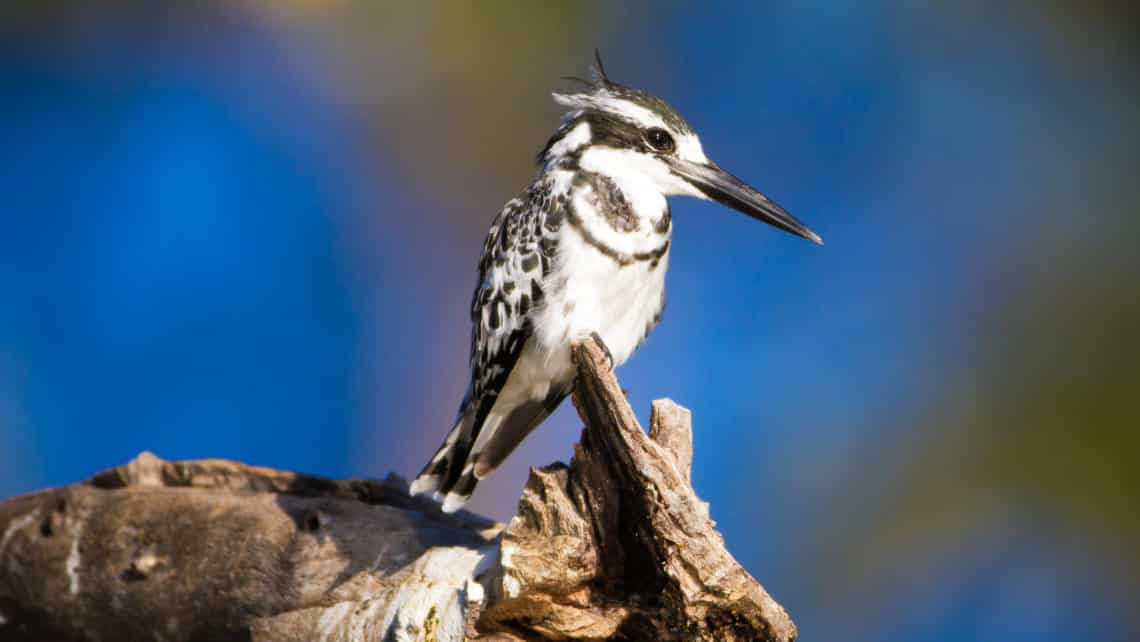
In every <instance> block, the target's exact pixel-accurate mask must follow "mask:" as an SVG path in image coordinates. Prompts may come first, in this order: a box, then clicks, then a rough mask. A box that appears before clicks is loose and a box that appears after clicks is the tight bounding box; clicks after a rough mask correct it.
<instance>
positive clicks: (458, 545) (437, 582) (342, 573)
mask: <svg viewBox="0 0 1140 642" xmlns="http://www.w3.org/2000/svg"><path fill="white" fill-rule="evenodd" d="M574 353H575V358H576V360H577V362H578V367H579V377H578V384H577V390H576V392H575V394H574V404H575V406H576V407H577V408H578V412H579V414H580V416H581V417H582V420H583V422H584V423H585V426H586V427H585V429H584V430H583V432H582V438H581V441H580V442H579V443H578V444H577V445H576V446H575V450H574V459H573V460H572V461H571V463H570V465H569V466H567V465H564V464H554V465H551V466H547V467H546V468H542V469H537V470H533V471H532V472H531V476H530V479H529V481H528V482H527V485H526V488H525V489H524V491H523V495H522V498H521V499H520V500H519V511H518V515H517V516H516V517H514V518H513V519H512V520H511V521H510V523H509V524H506V525H502V524H496V523H493V522H491V521H489V520H487V519H484V518H482V517H479V516H476V515H472V514H469V513H460V514H458V515H446V514H444V513H442V512H440V511H439V510H438V508H437V507H436V506H435V505H434V504H432V503H430V502H427V501H424V500H420V499H418V498H413V497H410V496H409V495H408V494H407V485H406V484H405V483H404V482H403V481H402V480H400V479H397V478H394V477H393V478H389V479H388V480H385V481H381V482H376V481H368V480H346V481H332V480H328V479H323V478H320V477H314V476H308V475H301V474H297V473H291V472H285V471H278V470H272V469H267V468H258V467H254V466H247V465H244V464H239V463H235V462H230V461H223V460H202V461H187V462H168V461H163V460H161V459H159V458H157V457H155V456H154V455H151V454H149V453H143V454H141V455H139V456H138V457H137V458H136V459H135V460H134V461H132V462H130V463H128V464H126V465H123V466H119V467H117V468H113V469H110V470H108V471H105V472H102V473H99V474H97V475H95V476H94V477H92V478H91V479H88V480H87V481H85V482H81V483H77V484H73V485H70V486H67V487H64V488H54V489H48V490H44V491H40V492H37V493H33V494H31V495H26V496H22V497H16V498H12V499H9V500H7V501H5V502H3V503H0V640H14V641H16V640H19V641H23V640H29V641H30V640H61V641H66V640H84V641H88V640H90V641H110V640H162V641H167V642H170V641H188V640H211V641H213V640H254V641H262V640H265V641H269V640H272V641H293V640H296V641H298V642H300V641H305V642H309V641H313V640H321V641H328V642H363V641H365V640H437V641H451V640H463V639H465V638H466V639H472V640H531V639H552V640H606V639H626V640H710V641H711V640H716V641H725V640H773V641H777V640H778V641H790V640H793V639H794V638H795V635H796V629H795V626H794V625H793V624H792V622H791V620H790V619H789V618H788V616H787V614H786V613H785V612H784V610H783V608H782V607H780V605H779V604H777V603H776V602H775V601H774V600H773V599H772V598H771V597H770V596H769V595H768V594H767V592H765V591H764V589H763V588H762V587H761V586H760V584H759V583H757V582H756V581H755V580H754V579H753V578H752V577H751V576H750V575H749V574H748V573H747V572H746V571H745V570H744V569H743V568H742V567H741V566H740V565H739V564H738V563H737V562H736V560H734V559H733V558H732V556H731V555H729V553H728V552H727V551H726V550H725V548H724V541H723V539H722V538H721V536H720V534H719V533H718V532H717V531H716V530H715V527H714V524H713V522H712V520H710V519H709V517H708V505H707V504H705V503H704V502H702V501H701V500H700V499H698V498H697V496H696V494H695V493H694V492H693V488H692V486H691V485H690V482H689V477H690V475H689V468H690V464H691V461H692V433H691V428H690V416H689V412H688V411H687V410H685V409H684V408H682V407H680V406H678V405H676V404H674V403H673V402H672V401H669V400H659V401H656V402H654V403H653V415H652V420H651V422H650V431H649V434H648V435H647V434H646V433H645V431H644V430H643V429H642V427H641V426H640V425H639V424H638V422H637V419H636V417H635V416H634V414H633V411H632V409H631V408H630V406H629V404H628V403H627V402H626V399H625V396H624V395H623V393H622V391H621V388H620V387H619V386H618V382H617V379H616V378H615V377H614V376H613V373H612V372H610V369H609V367H608V360H607V357H606V356H605V354H604V352H603V351H602V350H601V349H600V348H599V347H598V346H597V345H596V344H595V343H594V342H593V341H586V342H582V343H580V344H577V345H576V346H575V348H574Z"/></svg>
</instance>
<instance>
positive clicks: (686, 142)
mask: <svg viewBox="0 0 1140 642" xmlns="http://www.w3.org/2000/svg"><path fill="white" fill-rule="evenodd" d="M569 80H573V81H575V82H577V83H579V84H580V85H581V87H582V91H578V92H574V93H555V94H554V100H555V101H556V102H558V103H559V104H560V105H564V106H566V107H568V108H569V109H570V111H569V112H567V114H566V116H565V117H563V120H562V125H561V127H559V129H558V131H557V132H556V133H555V134H554V136H553V137H552V138H551V139H550V141H549V142H548V143H547V144H546V147H545V148H544V149H543V150H542V152H541V153H540V154H539V157H538V160H539V163H541V164H542V165H543V166H545V167H546V168H547V169H548V170H549V169H555V168H562V169H583V170H586V171H590V172H596V173H598V174H602V175H605V176H607V177H609V178H611V179H613V180H615V181H616V182H617V183H618V184H621V185H627V186H629V185H632V186H636V187H637V188H639V189H653V190H656V191H657V192H659V193H660V194H662V195H664V196H674V195H688V196H696V197H697V198H702V199H707V200H713V201H717V202H718V203H721V204H723V205H727V206H729V207H731V208H733V209H735V210H737V211H740V212H743V213H744V214H747V215H749V216H751V217H753V218H755V219H758V220H761V221H764V222H765V223H769V224H771V225H774V226H775V227H778V228H780V229H782V230H785V231H787V232H791V233H792V234H795V235H797V236H801V237H803V238H805V239H808V240H810V241H813V242H815V243H819V244H822V243H823V240H822V239H820V237H819V236H818V235H817V234H815V233H814V232H812V231H811V230H809V229H808V228H807V226H805V225H804V224H803V223H801V222H799V221H798V220H796V218H795V217H793V216H792V215H791V214H789V213H788V212H786V211H784V209H783V208H782V207H780V206H779V205H777V204H776V203H774V202H773V201H772V200H771V199H769V198H768V197H767V196H764V195H763V194H761V193H760V192H758V191H756V190H755V189H752V188H751V187H749V186H748V185H747V184H745V183H744V182H743V181H741V180H740V179H738V178H736V177H735V176H733V175H732V174H730V173H728V172H727V171H725V170H723V169H721V168H720V166H718V165H717V164H716V163H714V162H712V161H711V160H709V159H708V157H707V156H705V152H704V149H703V148H702V147H701V140H700V138H698V137H697V134H696V133H695V132H694V131H693V129H692V128H691V127H690V126H689V124H688V123H687V122H685V119H684V118H681V116H680V114H678V113H677V112H676V111H675V110H674V109H673V108H672V107H670V106H669V105H668V104H667V103H666V102H665V101H664V100H661V99H660V98H658V97H657V96H654V95H653V94H650V93H648V92H645V91H641V90H639V89H634V88H632V87H626V86H624V85H620V84H618V83H616V82H613V81H612V80H610V79H609V77H608V76H607V75H606V71H605V67H603V66H602V60H601V56H599V55H597V53H596V52H595V62H594V66H593V67H592V69H591V78H590V80H583V79H580V78H570V79H569Z"/></svg>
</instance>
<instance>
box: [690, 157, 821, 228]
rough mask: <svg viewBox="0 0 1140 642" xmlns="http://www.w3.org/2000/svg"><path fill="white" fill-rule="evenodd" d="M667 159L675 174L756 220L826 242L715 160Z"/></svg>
mask: <svg viewBox="0 0 1140 642" xmlns="http://www.w3.org/2000/svg"><path fill="white" fill-rule="evenodd" d="M668 162H669V165H670V166H671V167H672V169H673V173H674V174H676V175H677V176H680V177H681V178H683V179H685V180H686V181H688V182H689V184H690V185H692V186H693V187H696V188H697V189H698V190H700V191H701V193H703V194H704V195H705V196H708V197H709V198H711V199H712V200H714V201H716V202H718V203H720V204H722V205H727V206H729V207H731V208H732V209H734V210H737V211H739V212H742V213H744V214H747V215H749V216H751V217H752V218H754V219H756V220H759V221H764V222H765V223H768V224H769V225H774V226H776V227H778V228H780V229H781V230H784V231H785V232H791V233H792V234H795V235H796V236H802V237H803V238H805V239H807V240H809V241H812V242H813V243H817V244H819V245H823V239H821V238H820V237H819V235H818V234H816V233H815V232H813V231H811V230H809V229H808V228H807V226H806V225H804V224H803V223H801V222H799V221H798V220H796V217H794V216H792V215H791V214H788V213H787V212H786V211H784V208H782V207H780V206H779V205H776V204H775V203H773V202H772V201H771V199H769V198H768V197H767V196H764V195H763V194H761V193H760V192H757V191H756V190H754V189H752V188H751V187H749V186H748V185H746V184H745V183H744V181H742V180H740V179H739V178H737V177H735V176H733V175H732V174H729V173H728V172H726V171H724V170H723V169H721V168H720V166H718V165H717V164H716V163H714V162H712V161H709V162H708V163H707V164H705V163H693V162H690V161H686V160H680V159H670V160H669V161H668Z"/></svg>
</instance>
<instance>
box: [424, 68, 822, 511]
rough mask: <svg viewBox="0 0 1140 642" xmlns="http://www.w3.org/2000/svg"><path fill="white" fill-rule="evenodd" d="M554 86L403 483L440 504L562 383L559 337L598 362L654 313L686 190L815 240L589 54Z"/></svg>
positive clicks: (566, 369) (564, 388)
mask: <svg viewBox="0 0 1140 642" xmlns="http://www.w3.org/2000/svg"><path fill="white" fill-rule="evenodd" d="M565 80H568V81H573V82H574V83H576V86H575V90H574V91H567V92H554V93H553V94H552V95H553V98H554V101H555V102H556V103H558V104H559V105H561V106H563V107H565V108H566V109H567V111H566V113H565V115H564V116H563V117H562V120H561V124H560V125H559V127H558V128H557V130H556V131H555V133H554V135H553V136H551V137H550V139H549V140H548V142H547V143H546V145H545V147H543V148H542V151H541V152H539V154H538V156H537V159H536V160H537V165H538V170H537V172H536V174H535V177H534V180H533V181H532V183H531V184H530V186H529V187H527V188H526V189H525V190H524V191H523V192H522V193H521V194H519V195H518V196H517V197H515V198H513V199H512V200H510V201H508V202H507V204H506V205H505V206H504V207H503V209H502V211H501V212H499V214H498V216H496V217H495V218H494V220H493V221H492V223H491V228H490V230H489V231H488V233H487V237H486V240H485V241H484V243H483V251H482V255H481V257H480V259H479V276H478V280H477V282H476V287H475V293H474V295H473V297H472V301H471V323H472V331H471V351H470V369H471V380H470V384H469V385H468V387H467V391H466V394H465V395H464V397H463V400H462V402H461V403H460V406H459V411H458V414H457V417H456V420H455V423H454V425H453V426H452V428H451V430H450V432H449V433H448V434H447V437H446V439H445V440H444V442H443V445H441V446H440V447H439V449H438V450H437V451H436V453H435V455H434V456H433V457H432V458H431V460H430V461H429V462H428V464H427V465H426V466H424V468H423V470H422V471H421V472H420V473H419V475H418V476H417V477H416V478H415V480H414V481H413V483H412V484H411V487H410V492H411V494H413V495H430V496H431V497H433V498H434V499H435V500H436V501H441V502H442V510H443V511H444V512H447V513H451V512H454V511H456V510H458V509H460V508H461V507H463V506H464V504H466V502H467V501H468V500H469V499H470V497H471V495H472V493H473V492H474V490H475V487H476V485H477V484H478V482H479V481H480V480H482V479H485V478H486V477H487V476H488V475H489V474H491V472H492V471H494V470H495V469H496V468H498V467H499V465H501V464H502V463H503V461H504V460H505V459H506V458H507V456H508V455H510V454H511V452H512V451H514V449H515V448H516V447H517V446H518V445H519V443H521V442H522V441H523V439H525V438H526V437H527V435H529V434H530V433H531V431H533V430H534V429H535V428H536V427H538V425H539V424H541V423H542V422H543V420H545V419H546V417H547V416H549V415H550V414H551V413H552V412H553V411H554V410H555V409H556V408H557V407H558V405H559V404H560V403H562V401H563V399H565V398H566V396H567V395H569V394H570V393H571V392H572V391H573V389H574V381H575V376H576V369H575V366H574V364H573V363H572V360H571V354H570V349H571V344H572V343H573V342H574V341H576V340H578V339H582V338H587V337H593V338H594V339H596V340H597V341H598V342H599V343H600V344H601V345H602V346H603V349H604V350H605V351H606V354H607V356H608V359H609V361H610V365H611V367H617V366H620V365H622V364H623V363H625V362H626V361H627V360H628V359H629V358H630V356H632V355H633V353H634V351H636V350H637V349H638V347H640V346H641V345H642V344H643V343H644V342H645V340H646V339H647V337H648V336H649V333H650V331H652V330H653V328H654V327H656V326H657V324H658V322H659V321H660V320H661V313H662V310H663V309H664V305H665V272H666V269H667V267H668V263H669V247H670V243H671V241H672V234H673V219H672V215H671V212H670V207H669V202H668V200H667V197H670V196H693V197H696V198H699V199H705V200H711V201H715V202H717V203H720V204H722V205H726V206H728V207H731V208H733V209H735V210H738V211H740V212H742V213H744V214H747V215H748V216H750V217H753V218H755V219H758V220H761V221H763V222H765V223H768V224H770V225H773V226H775V227H777V228H779V229H781V230H784V231H786V232H790V233H792V234H795V235H797V236H800V237H803V238H805V239H808V240H810V241H812V242H814V243H816V244H820V245H822V243H823V241H822V239H821V238H820V237H819V236H818V235H817V234H816V233H814V232H812V231H811V230H809V229H808V228H807V227H806V226H805V225H804V224H803V223H801V222H800V221H799V220H797V219H796V218H795V217H793V216H792V215H791V214H789V213H788V212H787V211H785V210H784V209H783V208H782V207H780V206H779V205H777V204H776V203H775V202H773V201H772V200H771V199H769V198H768V197H766V196H764V195H763V194H761V193H760V192H758V191H756V190H755V189H753V188H752V187H749V186H748V185H747V184H745V183H744V182H743V181H741V180H740V179H738V178H736V177H735V176H733V175H732V174H730V173H728V172H727V171H725V170H723V169H721V168H720V167H719V166H718V165H717V164H715V163H714V162H712V161H711V160H709V159H708V157H707V156H705V152H704V150H703V148H702V146H701V141H700V139H699V138H698V136H697V134H696V133H695V132H694V131H693V129H692V127H690V125H689V124H688V122H686V121H685V119H684V118H682V117H681V116H680V114H678V113H677V112H676V111H675V110H674V109H673V108H672V107H670V106H669V105H668V104H667V103H666V102H665V101H664V100H662V99H661V98H659V97H657V96H656V95H654V94H651V93H649V92H646V91H642V90H639V89H634V88H632V87H628V86H625V85H621V84H619V83H617V82H614V81H612V80H610V78H609V76H608V75H607V74H606V69H605V67H604V66H603V64H602V59H601V54H600V53H599V52H598V51H597V50H595V52H594V62H593V64H592V65H591V68H590V77H589V79H588V80H587V79H582V78H573V77H571V78H566V79H565Z"/></svg>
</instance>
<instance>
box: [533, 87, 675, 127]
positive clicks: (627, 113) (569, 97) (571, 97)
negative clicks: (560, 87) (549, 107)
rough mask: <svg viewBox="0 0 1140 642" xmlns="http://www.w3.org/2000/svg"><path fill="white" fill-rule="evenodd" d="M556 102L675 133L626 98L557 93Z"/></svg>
mask: <svg viewBox="0 0 1140 642" xmlns="http://www.w3.org/2000/svg"><path fill="white" fill-rule="evenodd" d="M554 100H555V102H557V103H558V104H560V105H565V106H566V107H570V108H573V109H576V110H580V109H597V110H599V111H604V112H608V113H611V114H615V115H617V116H621V117H622V118H624V119H626V120H628V121H630V122H632V123H634V124H636V125H638V126H640V127H661V128H663V129H667V130H669V131H673V128H672V127H669V126H668V125H666V124H665V121H664V120H663V119H662V118H661V117H660V116H658V115H657V114H656V113H654V112H653V111H652V110H650V109H646V108H645V107H642V106H641V105H638V104H637V103H635V102H633V101H632V100H627V99H625V98H618V97H616V96H612V95H610V96H607V95H604V94H600V95H594V94H559V93H555V94H554ZM675 133H676V132H675Z"/></svg>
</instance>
